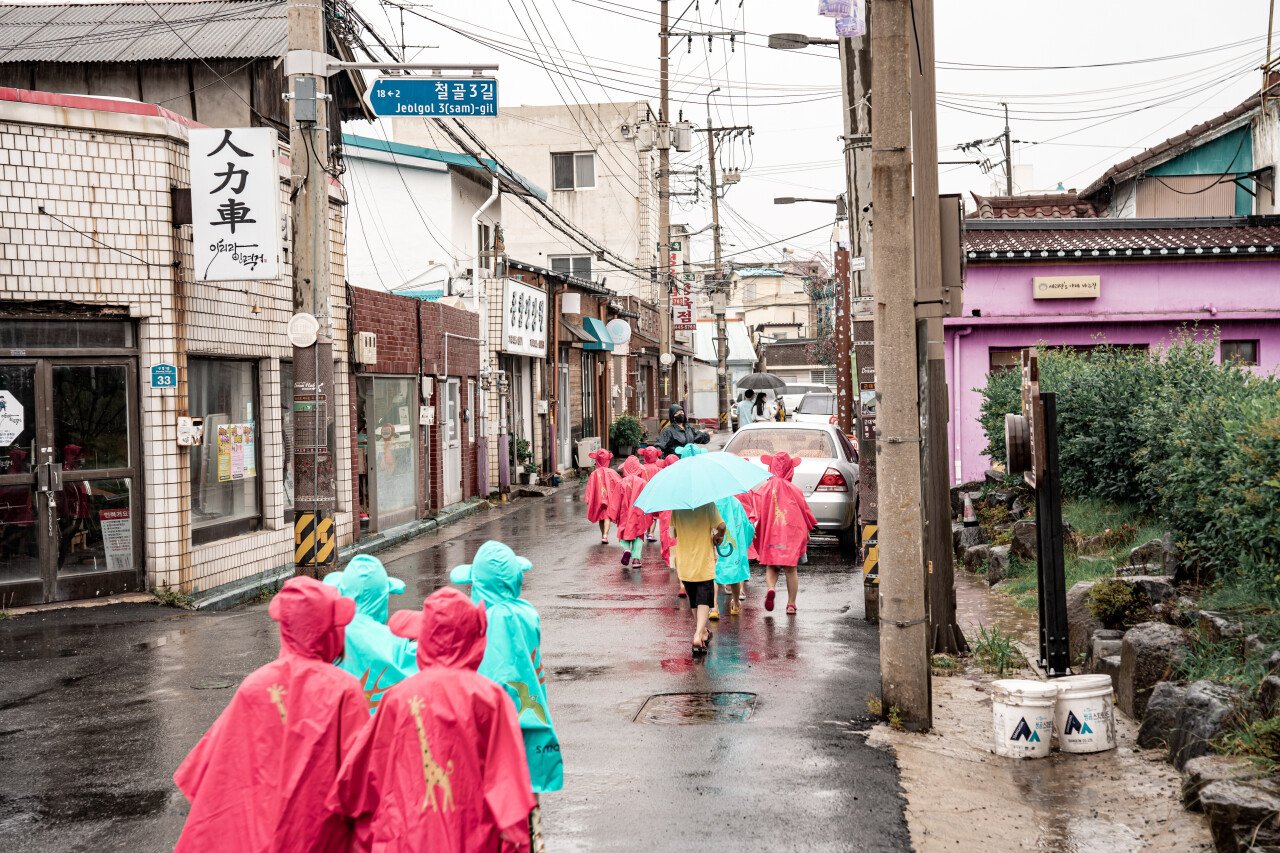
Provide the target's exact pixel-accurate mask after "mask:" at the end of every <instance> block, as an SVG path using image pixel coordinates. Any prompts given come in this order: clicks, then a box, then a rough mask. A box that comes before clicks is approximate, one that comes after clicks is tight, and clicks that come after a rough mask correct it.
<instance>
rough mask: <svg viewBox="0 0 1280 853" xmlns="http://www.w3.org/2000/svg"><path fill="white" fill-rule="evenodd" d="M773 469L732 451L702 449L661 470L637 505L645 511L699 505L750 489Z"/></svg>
mask: <svg viewBox="0 0 1280 853" xmlns="http://www.w3.org/2000/svg"><path fill="white" fill-rule="evenodd" d="M767 479H769V472H768V471H765V470H763V469H761V468H760V467H759V466H756V465H753V464H752V463H750V462H748V461H747V460H745V459H742V458H740V457H737V456H734V455H733V454H732V453H724V452H717V453H700V454H698V455H696V456H689V457H686V458H684V459H681V460H680V461H679V462H677V463H675V464H674V465H669V466H667V467H666V468H663V469H662V470H661V471H659V472H658V473H657V474H656V475H654V478H653V479H652V480H650V481H649V483H648V485H646V486H645V487H644V491H642V492H641V493H640V497H638V498H637V499H636V506H637V507H639V508H640V509H641V510H643V511H644V512H651V513H652V512H661V511H662V510H666V509H697V508H698V507H700V506H702V505H703V504H709V503H715V502H716V501H718V500H720V499H721V498H728V497H732V496H733V495H740V494H742V493H743V492H749V491H751V490H752V489H754V488H755V487H756V486H758V485H760V484H761V483H763V482H764V481H765V480H767Z"/></svg>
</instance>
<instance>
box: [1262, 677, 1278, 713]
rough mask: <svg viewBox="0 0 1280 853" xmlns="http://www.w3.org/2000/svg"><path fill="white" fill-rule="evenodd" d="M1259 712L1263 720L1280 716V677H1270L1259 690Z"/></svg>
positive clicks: (1263, 680)
mask: <svg viewBox="0 0 1280 853" xmlns="http://www.w3.org/2000/svg"><path fill="white" fill-rule="evenodd" d="M1258 711H1259V713H1260V715H1261V717H1262V719H1264V720H1265V719H1270V718H1271V717H1274V716H1276V715H1277V714H1280V675H1268V676H1267V677H1266V678H1264V679H1262V685H1261V686H1260V687H1259V688H1258Z"/></svg>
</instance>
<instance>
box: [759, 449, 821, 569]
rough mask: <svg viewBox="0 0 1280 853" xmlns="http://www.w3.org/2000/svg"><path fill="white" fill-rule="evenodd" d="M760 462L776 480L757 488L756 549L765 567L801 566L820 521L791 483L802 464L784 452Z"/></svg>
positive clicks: (798, 489) (771, 479)
mask: <svg viewBox="0 0 1280 853" xmlns="http://www.w3.org/2000/svg"><path fill="white" fill-rule="evenodd" d="M760 461H761V462H763V463H764V464H765V465H768V466H769V473H770V474H772V475H773V476H772V477H770V478H769V479H768V480H765V481H764V482H763V483H761V484H760V485H759V486H756V488H755V495H754V499H753V503H754V504H755V516H756V518H755V525H756V540H755V545H754V549H755V551H756V553H757V554H758V555H759V560H760V565H762V566H798V565H799V564H800V557H801V555H802V554H804V552H805V549H806V548H808V547H809V531H810V530H811V529H812V528H813V525H814V524H816V523H817V521H818V520H817V519H816V518H814V515H813V512H812V511H811V510H810V509H809V504H808V502H807V501H806V500H805V499H804V493H803V492H801V491H800V487H799V486H797V485H796V484H794V483H792V482H791V475H792V474H793V473H795V469H796V466H797V465H799V464H800V460H799V459H793V458H791V456H790V454H788V453H786V452H785V451H783V452H779V453H774V454H768V453H766V454H765V455H764V456H761V457H760ZM748 517H749V518H750V517H751V511H750V508H749V507H748Z"/></svg>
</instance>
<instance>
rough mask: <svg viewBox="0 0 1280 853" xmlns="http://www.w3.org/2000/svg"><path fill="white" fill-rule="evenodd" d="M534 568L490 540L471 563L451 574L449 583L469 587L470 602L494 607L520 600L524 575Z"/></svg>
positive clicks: (526, 561) (514, 553) (512, 552)
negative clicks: (505, 602)
mask: <svg viewBox="0 0 1280 853" xmlns="http://www.w3.org/2000/svg"><path fill="white" fill-rule="evenodd" d="M532 567H533V563H531V562H529V561H528V560H526V559H525V558H524V557H520V556H517V555H516V552H515V551H512V550H511V548H510V547H509V546H507V545H504V544H502V543H501V542H495V541H493V540H492V539H491V540H489V541H488V542H486V543H484V544H483V545H481V546H480V549H479V550H478V551H476V556H475V558H474V559H473V560H472V561H471V562H470V563H469V564H467V565H462V566H458V567H457V568H455V569H454V570H453V571H452V572H450V573H449V580H450V581H451V582H453V583H456V584H458V585H460V586H466V585H467V584H470V585H471V600H472V601H483V602H484V603H485V605H486V606H487V607H492V606H494V605H495V604H498V603H500V602H503V601H513V600H514V599H517V598H519V597H520V589H521V587H523V586H524V573H525V572H527V571H529V569H530V568H532Z"/></svg>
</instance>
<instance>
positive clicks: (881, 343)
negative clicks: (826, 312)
mask: <svg viewBox="0 0 1280 853" xmlns="http://www.w3.org/2000/svg"><path fill="white" fill-rule="evenodd" d="M910 3H911V0H876V3H875V10H876V11H875V31H874V34H873V35H872V42H871V49H872V52H873V53H874V55H875V60H874V62H873V65H872V90H873V95H872V98H873V102H874V103H875V106H876V118H875V124H874V125H873V128H872V191H873V193H874V196H875V223H876V225H875V232H876V265H875V272H874V275H873V280H874V284H875V294H876V314H875V340H876V347H875V366H876V379H877V382H878V383H879V388H878V396H879V404H878V411H877V415H876V418H877V426H878V427H879V430H878V437H877V442H876V452H877V454H878V457H879V458H878V460H877V467H878V469H879V472H880V478H879V488H880V495H879V504H880V506H879V516H880V517H879V527H880V531H879V541H880V607H879V611H880V678H881V701H882V702H883V703H884V707H885V708H886V709H890V708H897V709H898V712H899V713H900V714H901V715H902V719H903V720H904V722H905V723H906V725H907V726H908V727H909V728H911V729H915V730H924V729H928V728H930V726H931V725H932V708H931V696H930V683H929V644H928V639H929V638H928V629H929V623H928V618H929V617H928V611H927V609H926V604H925V565H924V550H923V517H922V515H921V507H920V482H921V481H920V411H919V407H918V396H917V393H918V388H919V382H918V379H917V374H916V312H915V304H914V303H915V290H916V282H915V233H914V232H915V228H914V224H913V222H912V217H913V214H912V184H911V178H912V174H911V171H912V169H911V91H910V85H911V75H912V73H913V72H914V70H915V69H914V68H913V67H912V63H911V47H910V42H911V40H912V38H913V27H912V22H911V17H910V16H911V9H910Z"/></svg>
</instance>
